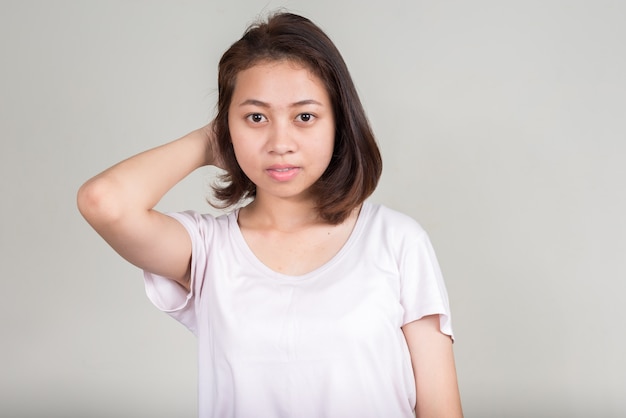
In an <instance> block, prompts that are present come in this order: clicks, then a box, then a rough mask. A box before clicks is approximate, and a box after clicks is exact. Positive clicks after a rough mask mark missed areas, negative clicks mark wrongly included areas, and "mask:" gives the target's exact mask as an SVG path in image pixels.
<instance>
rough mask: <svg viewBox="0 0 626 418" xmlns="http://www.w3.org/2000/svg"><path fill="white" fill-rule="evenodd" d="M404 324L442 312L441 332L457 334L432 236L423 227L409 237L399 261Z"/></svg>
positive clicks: (450, 334)
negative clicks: (452, 321) (431, 240)
mask: <svg viewBox="0 0 626 418" xmlns="http://www.w3.org/2000/svg"><path fill="white" fill-rule="evenodd" d="M400 277H401V294H400V303H401V304H402V306H403V308H404V317H403V325H404V324H408V323H409V322H412V321H415V320H418V319H420V318H423V317H424V316H427V315H435V314H439V324H440V329H441V332H443V333H444V334H446V335H449V336H450V337H452V338H454V335H453V333H452V323H451V318H450V305H449V301H448V293H447V290H446V286H445V283H444V280H443V276H442V274H441V269H440V267H439V263H438V261H437V257H436V256H435V251H434V249H433V247H432V244H431V242H430V239H429V238H428V235H427V234H426V232H425V231H424V230H420V231H418V233H417V235H416V236H414V237H413V238H412V239H408V240H407V244H406V246H405V248H404V251H403V257H402V260H401V262H400Z"/></svg>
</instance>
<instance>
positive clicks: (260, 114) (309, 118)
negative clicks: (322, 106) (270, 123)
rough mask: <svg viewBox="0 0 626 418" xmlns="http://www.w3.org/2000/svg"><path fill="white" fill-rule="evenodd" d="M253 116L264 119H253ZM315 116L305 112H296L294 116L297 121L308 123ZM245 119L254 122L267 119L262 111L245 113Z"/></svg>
mask: <svg viewBox="0 0 626 418" xmlns="http://www.w3.org/2000/svg"><path fill="white" fill-rule="evenodd" d="M255 118H262V119H264V120H255ZM304 118H308V120H303V119H304ZM315 118H316V116H315V115H314V114H312V113H307V112H303V113H300V114H298V116H296V119H299V122H302V123H309V122H311V121H312V120H314V119H315ZM246 119H247V120H249V121H250V122H252V123H254V124H257V123H261V122H265V121H267V118H266V117H265V115H263V114H262V113H250V114H249V115H246Z"/></svg>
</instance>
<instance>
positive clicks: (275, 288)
mask: <svg viewBox="0 0 626 418" xmlns="http://www.w3.org/2000/svg"><path fill="white" fill-rule="evenodd" d="M237 214H238V211H234V212H232V213H230V214H228V215H223V216H220V217H213V216H211V215H201V214H198V213H195V212H183V213H175V214H171V216H173V217H174V218H176V219H177V220H178V221H180V222H181V223H182V224H183V225H184V226H185V228H186V229H187V230H188V232H189V234H190V236H191V239H192V243H193V244H192V245H193V249H192V262H191V289H192V290H191V292H189V293H187V292H186V291H184V290H183V288H182V287H181V286H179V285H178V284H176V283H175V282H173V281H171V280H168V279H165V278H163V277H159V276H157V275H154V274H151V273H149V272H146V273H145V283H146V291H147V294H148V297H149V298H150V300H151V301H152V302H153V303H154V304H155V305H156V306H157V307H158V308H159V309H161V310H162V311H165V312H167V313H168V314H169V315H171V316H172V317H174V318H175V319H177V320H178V321H180V322H181V323H183V324H184V325H185V326H187V327H188V328H189V329H190V330H191V331H192V332H193V333H194V334H195V335H196V336H197V338H198V363H199V387H198V393H199V416H200V417H202V418H206V417H216V418H217V417H219V418H227V417H239V418H247V417H255V418H256V417H262V418H274V417H289V418H291V417H298V418H308V417H310V418H322V417H328V418H331V417H332V418H344V417H346V418H351V417H359V418H365V417H381V418H389V417H394V418H399V417H412V416H413V406H414V404H415V381H414V377H413V371H412V367H411V360H410V356H409V352H408V348H407V344H406V341H405V339H404V335H403V333H402V330H401V328H400V327H401V326H402V325H404V324H406V323H408V322H411V321H414V320H417V319H419V318H421V317H423V316H425V315H430V314H440V326H441V330H442V332H443V333H445V334H448V335H450V336H452V328H451V324H450V309H449V306H448V297H447V293H446V289H445V286H444V282H443V279H442V277H441V272H440V270H439V266H438V263H437V260H436V258H435V254H434V251H433V249H432V246H431V244H430V241H429V239H428V236H427V235H426V233H425V232H424V230H423V229H422V228H421V227H420V226H419V225H418V224H417V223H416V222H415V221H414V220H413V219H411V218H409V217H408V216H406V215H403V214H401V213H399V212H395V211H393V210H391V209H388V208H386V207H384V206H380V205H375V204H372V203H368V202H366V203H364V204H363V207H362V209H361V212H360V215H359V218H358V220H357V222H356V224H355V227H354V230H353V232H352V234H351V236H350V237H349V239H348V241H347V242H346V244H345V245H344V246H343V247H342V249H341V250H340V251H339V252H338V253H337V254H336V255H335V257H334V258H332V259H331V260H330V261H329V262H327V263H326V264H324V265H323V266H321V267H320V268H318V269H316V270H314V271H312V272H310V273H308V274H305V275H302V276H296V277H294V276H287V275H284V274H281V273H277V272H275V271H273V270H271V269H270V268H268V267H267V266H266V265H264V264H263V263H262V262H261V261H260V260H259V259H257V258H256V257H255V255H254V254H253V252H252V251H251V249H250V248H249V247H248V246H247V244H246V242H245V240H244V238H243V235H242V234H241V231H240V229H239V226H238V224H237Z"/></svg>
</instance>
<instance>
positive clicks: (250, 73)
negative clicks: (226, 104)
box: [233, 60, 330, 103]
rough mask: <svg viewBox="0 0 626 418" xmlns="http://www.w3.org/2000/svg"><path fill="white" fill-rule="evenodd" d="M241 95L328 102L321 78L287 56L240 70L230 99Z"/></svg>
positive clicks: (268, 99)
mask: <svg viewBox="0 0 626 418" xmlns="http://www.w3.org/2000/svg"><path fill="white" fill-rule="evenodd" d="M242 99H243V100H247V99H258V100H264V101H268V102H272V101H276V102H282V101H290V100H292V101H300V100H305V99H315V100H318V101H320V102H324V103H329V102H330V98H329V95H328V91H327V89H326V86H325V84H324V82H323V81H322V79H321V78H320V77H319V76H318V75H317V74H315V72H313V71H311V70H310V68H309V67H308V66H306V65H303V64H302V63H299V62H297V61H291V60H280V61H261V62H259V63H256V64H255V65H253V66H251V67H249V68H247V69H245V70H242V71H240V72H239V73H238V74H237V76H236V80H235V89H234V92H233V102H237V101H240V100H242Z"/></svg>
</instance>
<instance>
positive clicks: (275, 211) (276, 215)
mask: <svg viewBox="0 0 626 418" xmlns="http://www.w3.org/2000/svg"><path fill="white" fill-rule="evenodd" d="M239 223H240V225H241V226H246V227H252V228H271V229H278V230H281V231H293V230H297V229H299V228H301V227H306V226H311V225H316V224H322V223H325V222H324V221H322V220H321V219H320V218H319V216H318V213H317V210H316V209H315V204H314V202H313V201H312V200H311V199H307V200H284V199H274V198H266V197H263V196H257V197H256V198H255V200H253V201H252V202H251V203H250V204H249V205H247V206H246V207H244V208H242V209H241V210H240V212H239Z"/></svg>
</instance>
